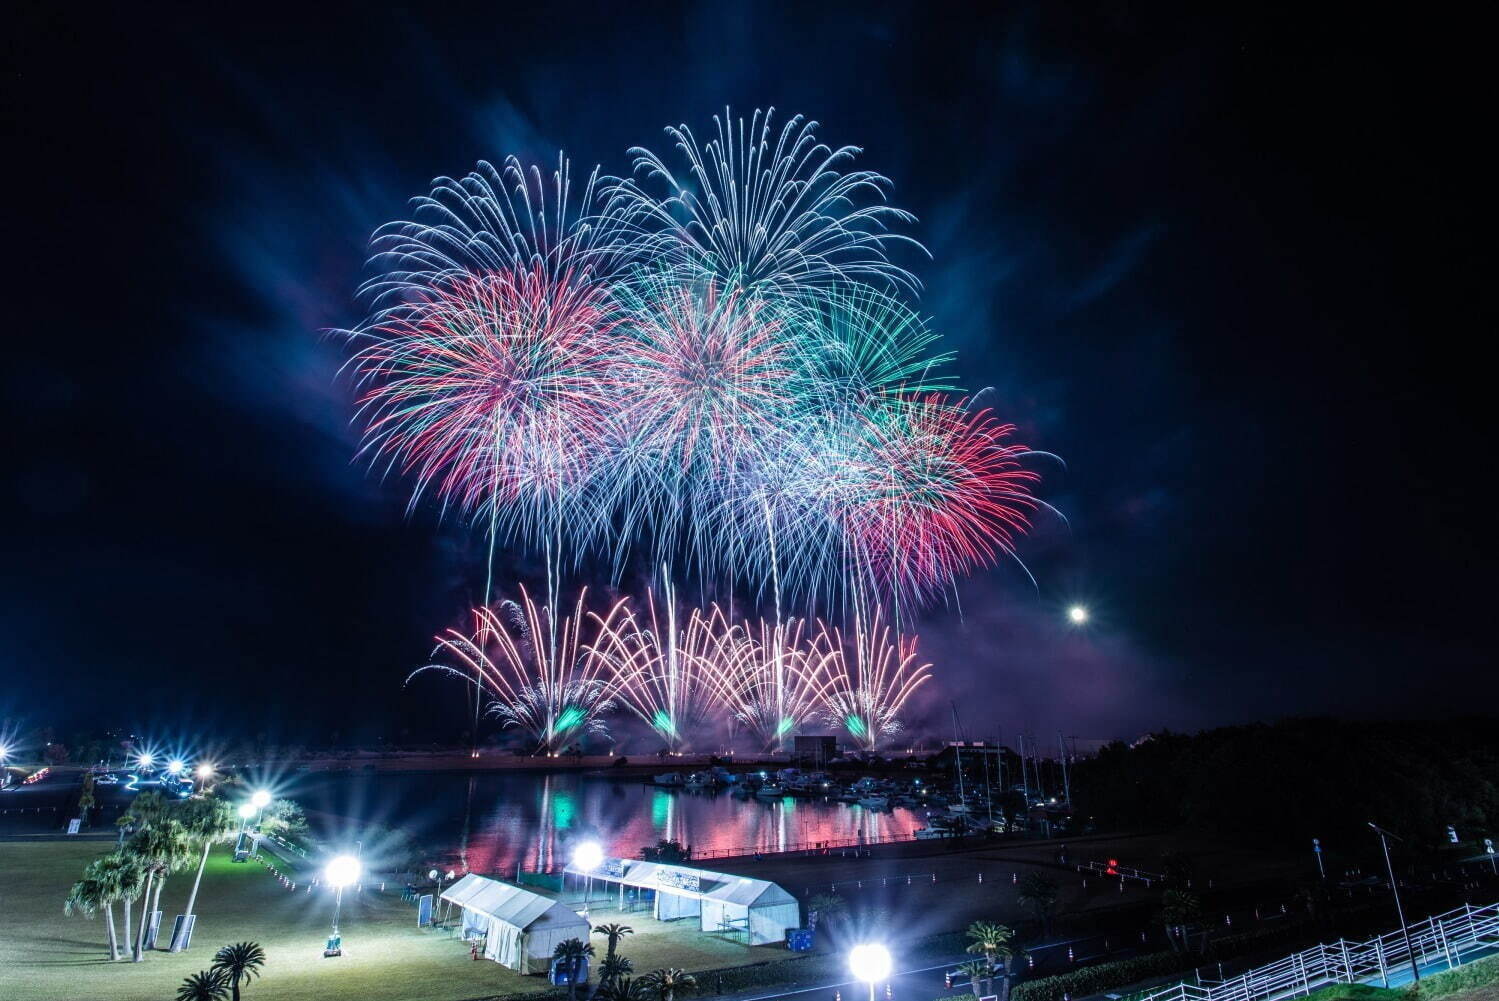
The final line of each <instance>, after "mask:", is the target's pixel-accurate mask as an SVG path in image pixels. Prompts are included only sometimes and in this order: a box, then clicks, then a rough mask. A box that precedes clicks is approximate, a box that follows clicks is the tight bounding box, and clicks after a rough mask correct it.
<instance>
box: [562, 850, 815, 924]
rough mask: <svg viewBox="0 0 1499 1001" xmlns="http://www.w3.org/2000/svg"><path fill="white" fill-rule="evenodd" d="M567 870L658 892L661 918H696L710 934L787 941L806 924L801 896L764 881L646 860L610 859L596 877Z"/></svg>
mask: <svg viewBox="0 0 1499 1001" xmlns="http://www.w3.org/2000/svg"><path fill="white" fill-rule="evenodd" d="M567 871H568V872H569V873H572V874H573V875H575V876H582V877H592V878H594V879H599V880H603V881H605V882H608V883H618V884H619V885H620V886H621V887H625V886H633V887H636V888H639V889H643V890H654V891H655V895H656V897H655V899H656V905H655V911H654V915H653V916H654V917H655V918H657V919H658V920H660V921H671V920H673V919H676V918H693V917H695V918H697V919H698V924H699V927H700V928H701V929H702V930H703V931H705V932H745V933H746V940H747V942H748V944H749V945H768V944H770V943H772V942H782V941H785V939H786V929H787V928H796V927H799V926H800V925H801V909H800V908H799V907H798V906H797V903H796V898H795V897H793V896H792V895H791V894H789V893H787V892H786V891H785V890H784V889H782V888H781V887H780V886H778V885H777V884H775V883H772V882H769V881H768V880H764V879H752V878H751V877H749V876H735V875H733V874H731V873H725V872H710V871H708V870H707V869H692V868H689V867H687V866H683V865H668V864H667V863H665V862H645V861H642V860H640V859H609V860H607V861H606V862H605V863H604V865H603V866H601V867H600V868H599V869H596V870H594V871H593V872H591V873H589V872H583V871H581V870H578V869H574V868H573V867H571V866H569V867H568V869H567Z"/></svg>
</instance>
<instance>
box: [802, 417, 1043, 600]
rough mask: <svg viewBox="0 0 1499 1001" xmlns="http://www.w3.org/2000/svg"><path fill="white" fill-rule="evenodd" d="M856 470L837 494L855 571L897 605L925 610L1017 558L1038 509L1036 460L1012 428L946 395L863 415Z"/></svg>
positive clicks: (848, 442)
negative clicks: (974, 573) (969, 579)
mask: <svg viewBox="0 0 1499 1001" xmlns="http://www.w3.org/2000/svg"><path fill="white" fill-rule="evenodd" d="M845 430H846V432H847V437H845V438H843V439H842V442H841V443H842V445H843V447H844V448H846V449H847V456H848V459H849V462H848V465H847V466H846V467H845V468H844V469H843V470H842V472H843V473H844V474H846V476H845V479H844V482H842V483H841V484H840V485H839V486H840V488H839V489H838V490H837V491H835V492H832V493H830V495H829V504H830V510H831V512H832V516H833V518H834V519H835V520H836V521H837V522H838V523H839V524H840V525H841V526H842V528H843V530H844V533H845V535H846V537H847V538H848V540H849V549H850V554H851V559H852V562H853V565H854V568H853V573H854V574H855V575H856V576H861V577H863V578H865V579H867V580H868V582H869V584H870V586H871V587H872V588H874V589H875V591H876V593H880V594H886V595H888V596H889V597H890V598H891V600H892V601H893V602H894V604H895V605H896V607H902V606H907V607H910V606H919V605H920V604H921V603H922V602H923V601H924V600H926V599H929V598H930V597H931V596H932V595H934V594H936V593H938V592H940V591H942V590H944V589H946V588H950V587H951V586H952V583H953V581H954V580H955V579H956V578H957V577H959V576H961V575H963V574H965V573H967V572H968V571H970V570H972V569H973V568H974V567H977V566H982V565H987V564H988V563H991V562H993V561H994V560H996V559H997V558H999V557H1000V556H1007V557H1012V558H1013V557H1015V555H1016V553H1015V540H1016V538H1017V536H1019V535H1020V534H1021V533H1023V532H1025V531H1027V530H1028V528H1029V524H1030V522H1029V513H1030V512H1031V511H1033V510H1035V508H1036V507H1037V506H1038V504H1037V501H1036V499H1035V496H1034V494H1033V492H1032V487H1033V485H1034V484H1035V482H1036V481H1037V480H1038V479H1039V476H1038V475H1037V474H1036V473H1035V472H1033V471H1031V470H1028V469H1026V468H1025V467H1023V466H1022V465H1021V461H1020V460H1021V459H1022V458H1024V457H1026V456H1029V455H1032V454H1034V453H1033V452H1032V451H1031V450H1030V449H1028V448H1026V447H1025V446H1024V445H1012V444H1008V443H1007V441H1006V439H1007V438H1008V437H1009V436H1010V435H1011V434H1012V433H1013V432H1014V427H1013V425H1009V424H1001V423H999V422H998V421H996V420H994V419H993V418H992V417H991V416H990V415H989V413H988V411H979V412H977V413H973V412H970V411H968V410H967V409H966V408H965V407H964V406H963V405H962V404H960V403H953V402H951V401H949V400H948V399H946V398H945V397H943V396H941V395H938V394H930V395H927V396H924V397H920V398H917V399H901V400H895V401H888V402H886V403H884V404H882V405H880V406H876V407H868V408H864V409H863V410H862V411H861V412H860V414H859V419H858V422H857V425H856V426H855V427H853V428H846V429H845Z"/></svg>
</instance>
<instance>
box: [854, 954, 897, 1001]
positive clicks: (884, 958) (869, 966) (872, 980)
mask: <svg viewBox="0 0 1499 1001" xmlns="http://www.w3.org/2000/svg"><path fill="white" fill-rule="evenodd" d="M848 968H849V970H850V971H851V972H852V973H853V975H854V976H855V977H857V978H858V979H859V980H862V981H864V982H865V983H867V984H868V985H869V1001H874V985H875V984H877V983H878V982H880V981H881V980H885V979H887V978H888V977H889V976H890V950H889V949H887V948H885V947H884V946H883V945H880V944H879V943H877V942H868V943H865V944H864V945H856V946H854V947H853V948H852V949H850V950H849V951H848Z"/></svg>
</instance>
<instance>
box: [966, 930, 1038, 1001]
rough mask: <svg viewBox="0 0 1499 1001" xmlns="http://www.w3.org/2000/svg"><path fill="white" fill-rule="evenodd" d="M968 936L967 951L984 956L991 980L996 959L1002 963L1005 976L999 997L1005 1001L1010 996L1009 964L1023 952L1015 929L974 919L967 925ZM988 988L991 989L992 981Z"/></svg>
mask: <svg viewBox="0 0 1499 1001" xmlns="http://www.w3.org/2000/svg"><path fill="white" fill-rule="evenodd" d="M968 938H969V940H970V941H969V943H968V952H969V953H971V954H973V955H978V956H983V957H984V962H985V963H987V964H988V965H989V977H990V979H991V980H992V979H993V977H994V969H995V966H996V961H1002V962H1003V963H1004V968H1005V978H1004V982H1003V983H1002V984H1001V985H1000V997H1001V998H1002V999H1005V1001H1007V999H1008V998H1009V996H1010V964H1011V963H1013V962H1014V961H1015V960H1016V959H1018V958H1020V957H1021V956H1022V955H1024V953H1025V950H1023V949H1021V948H1020V945H1019V943H1018V942H1016V941H1015V929H1013V928H1010V927H1009V926H1007V925H1002V924H997V923H996V922H993V921H975V922H974V923H973V924H971V925H969V926H968ZM990 990H991V991H992V990H993V984H992V983H991V984H990Z"/></svg>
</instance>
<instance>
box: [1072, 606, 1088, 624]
mask: <svg viewBox="0 0 1499 1001" xmlns="http://www.w3.org/2000/svg"><path fill="white" fill-rule="evenodd" d="M1067 618H1068V620H1069V621H1070V622H1071V623H1072V624H1073V625H1074V626H1081V625H1084V624H1086V623H1087V621H1088V608H1087V606H1086V605H1073V606H1072V607H1071V608H1069V609H1067Z"/></svg>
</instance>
